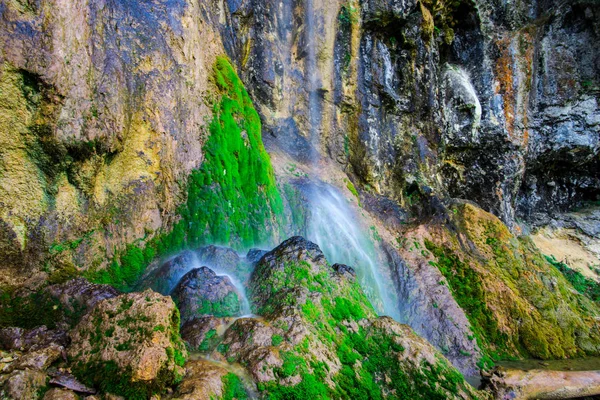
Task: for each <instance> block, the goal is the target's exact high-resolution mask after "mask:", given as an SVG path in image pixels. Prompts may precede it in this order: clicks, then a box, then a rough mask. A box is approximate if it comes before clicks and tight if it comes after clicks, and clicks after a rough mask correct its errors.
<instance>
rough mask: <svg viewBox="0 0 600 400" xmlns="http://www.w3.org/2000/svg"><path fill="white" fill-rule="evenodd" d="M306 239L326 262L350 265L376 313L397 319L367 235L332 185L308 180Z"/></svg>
mask: <svg viewBox="0 0 600 400" xmlns="http://www.w3.org/2000/svg"><path fill="white" fill-rule="evenodd" d="M307 192H308V195H309V198H310V205H311V210H310V217H309V221H308V226H307V236H308V238H309V240H311V241H313V242H315V243H317V244H318V245H319V247H320V248H321V250H323V253H324V254H325V256H326V257H327V259H328V260H329V261H330V262H332V263H333V262H336V263H342V264H347V265H350V266H352V267H353V268H354V269H355V270H356V274H357V276H358V279H359V282H360V284H361V286H362V288H363V290H364V291H365V293H366V294H367V297H368V298H369V300H370V301H371V303H373V305H374V306H375V308H376V309H377V311H378V312H379V313H380V314H385V315H389V316H390V317H392V318H395V319H398V318H399V313H398V309H397V307H396V306H395V304H396V302H395V301H394V299H393V298H392V295H391V293H390V291H389V290H387V288H386V286H385V285H384V284H383V282H382V280H381V276H382V275H383V274H382V271H381V270H380V268H381V267H382V266H383V265H382V264H381V263H379V262H378V261H377V250H376V248H375V246H374V245H373V242H372V241H371V239H370V237H369V236H368V235H365V234H364V233H363V229H361V228H360V226H359V225H358V224H357V222H356V220H357V219H356V216H355V215H354V213H353V211H352V210H351V209H350V207H349V206H348V201H347V200H346V199H345V198H344V197H343V196H342V195H341V194H340V193H339V192H338V191H337V190H336V189H334V188H333V187H331V186H329V185H323V184H321V185H318V184H315V183H311V184H310V187H309V188H308V190H307Z"/></svg>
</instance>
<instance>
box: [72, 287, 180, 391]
mask: <svg viewBox="0 0 600 400" xmlns="http://www.w3.org/2000/svg"><path fill="white" fill-rule="evenodd" d="M71 337H72V345H71V346H70V348H69V351H68V355H69V358H70V359H71V361H72V362H73V364H74V365H75V368H74V372H75V375H76V376H77V375H78V373H77V372H79V375H84V372H85V373H86V374H85V375H87V377H88V378H89V379H92V380H93V381H95V382H99V381H101V380H102V381H103V382H105V381H106V380H114V381H118V382H120V383H123V381H126V382H130V384H131V386H132V387H134V388H137V389H139V390H140V391H143V393H144V394H146V395H151V394H152V393H154V392H155V391H160V390H162V389H164V387H165V385H166V386H168V385H171V384H173V383H174V382H175V381H176V379H177V378H178V377H180V376H182V375H183V369H182V368H181V365H182V363H183V361H184V359H185V356H186V350H185V346H184V345H183V342H182V341H181V340H180V339H179V317H178V313H177V309H176V308H175V304H174V303H173V301H172V300H171V298H169V297H165V296H162V295H160V294H158V293H155V292H152V291H151V290H147V291H145V292H142V293H131V294H124V295H121V296H118V297H115V298H112V299H107V300H103V301H101V302H100V303H98V305H97V306H96V308H95V309H94V310H93V311H92V312H91V313H90V314H88V315H86V316H85V317H84V318H83V319H82V321H81V322H80V323H79V324H78V325H77V327H76V328H75V329H73V331H72V332H71ZM107 364H108V365H111V366H114V368H113V369H112V371H111V373H112V375H111V374H107V373H106V365H107ZM92 371H97V373H91V372H92ZM84 381H85V380H84ZM117 394H119V393H117Z"/></svg>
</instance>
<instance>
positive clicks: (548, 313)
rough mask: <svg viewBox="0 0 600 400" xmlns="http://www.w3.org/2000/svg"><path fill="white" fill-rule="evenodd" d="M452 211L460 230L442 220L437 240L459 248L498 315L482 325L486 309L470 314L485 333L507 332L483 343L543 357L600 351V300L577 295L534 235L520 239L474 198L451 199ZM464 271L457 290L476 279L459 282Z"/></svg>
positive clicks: (487, 304)
mask: <svg viewBox="0 0 600 400" xmlns="http://www.w3.org/2000/svg"><path fill="white" fill-rule="evenodd" d="M451 211H452V213H451V215H452V221H453V223H454V224H455V225H456V227H457V228H458V229H457V231H458V232H459V233H458V234H456V233H454V232H455V231H450V230H448V229H447V228H446V227H445V226H438V227H437V228H434V229H432V228H429V230H430V232H434V233H435V234H434V235H432V236H434V238H433V242H435V246H438V248H439V249H447V250H446V251H447V252H448V253H447V254H455V255H457V257H459V259H460V260H461V263H462V264H461V265H464V266H466V267H467V268H468V269H470V270H471V271H474V272H475V273H476V275H475V276H474V277H476V280H477V281H480V282H481V283H480V284H481V285H482V286H483V288H484V291H483V295H482V297H481V298H480V299H479V300H480V301H483V303H484V304H485V308H486V309H487V310H488V311H486V312H489V313H491V314H493V319H492V320H493V321H494V324H492V325H489V324H488V325H485V324H483V323H484V322H485V321H486V320H485V319H482V316H481V314H477V315H473V316H470V320H471V323H472V324H479V325H477V326H478V329H479V331H481V332H488V333H486V336H487V337H498V335H504V337H505V338H506V340H503V341H502V343H496V342H494V343H484V348H486V347H487V349H488V350H489V351H490V352H491V354H494V353H495V352H497V353H498V354H499V355H500V356H501V357H502V356H523V357H537V358H543V359H548V358H564V357H574V356H581V355H585V354H598V353H600V334H599V331H598V321H596V320H594V318H597V316H598V315H600V310H599V309H598V306H597V305H595V304H594V303H592V302H591V301H589V299H587V298H585V297H584V296H581V295H579V294H577V293H576V291H575V290H574V289H573V288H572V287H571V285H570V284H569V283H568V282H567V281H566V280H565V279H564V277H563V276H562V275H561V274H560V273H559V272H558V271H557V270H556V269H555V268H553V267H552V266H550V265H549V264H548V263H547V262H546V260H545V259H544V258H543V256H542V255H541V254H540V253H539V251H538V250H537V248H536V247H535V245H534V244H533V242H532V241H531V240H530V239H529V238H523V237H521V238H516V237H515V236H514V235H512V233H511V232H510V231H509V229H508V228H507V227H506V226H505V225H504V224H503V223H502V222H501V221H500V220H499V219H498V218H497V217H495V216H494V215H492V214H490V213H487V212H485V211H483V210H481V209H479V208H477V207H476V206H473V205H471V204H458V205H454V206H452V208H451ZM438 253H439V251H438ZM436 261H437V262H438V263H439V262H443V260H439V259H438V260H436ZM446 272H448V271H446ZM464 273H468V270H465V272H464ZM471 274H472V272H471ZM461 276H463V275H460V276H459V275H457V276H455V277H454V278H453V279H454V284H456V285H463V286H459V287H457V288H454V289H453V290H456V291H457V292H456V293H465V292H468V291H469V286H471V287H474V285H476V284H479V283H477V282H475V281H469V282H463V281H460V279H461V278H460V277H461ZM463 302H466V303H468V301H466V300H465V301H463ZM459 303H460V302H459ZM467 315H468V313H467ZM482 321H483V322H482Z"/></svg>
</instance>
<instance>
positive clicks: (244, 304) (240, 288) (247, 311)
mask: <svg viewBox="0 0 600 400" xmlns="http://www.w3.org/2000/svg"><path fill="white" fill-rule="evenodd" d="M200 267H208V268H210V269H212V270H213V271H214V273H215V274H217V275H218V276H225V277H227V278H229V280H230V281H231V284H232V285H233V286H234V287H235V289H236V290H237V292H238V297H239V299H240V312H241V314H242V316H249V315H252V311H251V308H250V301H248V296H247V295H246V288H245V287H244V285H243V284H242V282H241V281H240V280H239V279H238V277H237V276H235V275H232V274H231V273H229V272H226V271H223V270H221V269H219V268H215V267H214V266H212V265H210V264H208V263H203V262H200V259H199V258H198V255H197V254H196V253H194V262H193V265H192V266H191V267H190V269H189V270H188V271H191V270H192V269H194V268H200Z"/></svg>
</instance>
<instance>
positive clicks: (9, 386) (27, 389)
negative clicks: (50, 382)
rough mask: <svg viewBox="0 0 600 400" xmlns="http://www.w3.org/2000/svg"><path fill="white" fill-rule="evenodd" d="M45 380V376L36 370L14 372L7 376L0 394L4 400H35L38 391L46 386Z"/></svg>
mask: <svg viewBox="0 0 600 400" xmlns="http://www.w3.org/2000/svg"><path fill="white" fill-rule="evenodd" d="M46 378H47V376H46V374H45V373H43V372H40V371H38V370H33V369H25V370H16V371H14V372H12V373H11V374H10V375H9V376H8V378H7V379H6V381H5V382H4V387H3V390H2V392H0V394H1V395H2V398H5V399H14V400H23V399H35V398H36V397H37V393H38V390H40V389H41V388H43V387H44V386H46Z"/></svg>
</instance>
